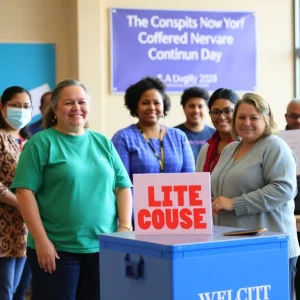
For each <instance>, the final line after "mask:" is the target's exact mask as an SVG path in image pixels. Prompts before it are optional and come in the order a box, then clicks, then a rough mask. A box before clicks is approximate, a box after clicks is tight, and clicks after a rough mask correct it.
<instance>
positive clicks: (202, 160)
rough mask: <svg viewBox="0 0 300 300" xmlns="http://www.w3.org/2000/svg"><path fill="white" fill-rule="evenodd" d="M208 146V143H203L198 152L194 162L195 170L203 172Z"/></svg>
mask: <svg viewBox="0 0 300 300" xmlns="http://www.w3.org/2000/svg"><path fill="white" fill-rule="evenodd" d="M208 148H209V144H205V145H204V146H203V147H202V148H201V150H200V152H199V154H198V158H197V162H196V172H203V169H204V164H205V160H206V156H207V152H208Z"/></svg>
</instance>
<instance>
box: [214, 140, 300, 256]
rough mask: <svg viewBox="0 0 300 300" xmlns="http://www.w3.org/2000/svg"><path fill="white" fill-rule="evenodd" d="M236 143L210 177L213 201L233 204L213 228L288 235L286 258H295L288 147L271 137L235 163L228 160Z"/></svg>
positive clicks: (293, 175)
mask: <svg viewBox="0 0 300 300" xmlns="http://www.w3.org/2000/svg"><path fill="white" fill-rule="evenodd" d="M239 143H240V142H232V143H230V144H229V145H227V146H226V147H225V148H224V150H223V152H222V154H221V157H220V160H219V162H218V164H217V166H216V167H215V169H214V171H213V172H212V175H211V181H212V194H213V197H214V199H216V198H217V197H219V196H225V197H228V198H231V199H232V200H233V208H234V210H233V211H231V212H228V211H222V212H221V214H220V215H218V216H217V217H216V218H215V222H216V225H222V226H231V227H238V228H263V227H267V228H268V230H269V231H274V232H284V233H288V234H289V235H290V241H289V257H290V258H291V257H295V256H298V255H299V245H298V240H297V230H296V220H295V216H294V207H295V204H294V197H295V195H296V192H297V182H296V162H295V157H294V155H293V153H292V151H291V149H290V148H289V147H288V145H287V144H286V143H285V142H284V141H283V140H282V139H280V138H279V137H277V136H275V135H271V136H266V137H262V138H261V139H260V140H259V141H257V143H256V144H255V145H254V147H253V148H252V149H251V150H250V151H249V152H248V153H246V154H245V156H243V157H242V158H241V159H239V160H238V161H233V159H232V157H233V154H234V152H235V150H236V149H237V147H239Z"/></svg>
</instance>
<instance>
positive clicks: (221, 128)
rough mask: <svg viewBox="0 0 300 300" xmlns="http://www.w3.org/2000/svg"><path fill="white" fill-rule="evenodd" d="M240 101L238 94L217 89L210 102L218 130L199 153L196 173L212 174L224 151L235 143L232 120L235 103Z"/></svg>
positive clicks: (210, 110)
mask: <svg viewBox="0 0 300 300" xmlns="http://www.w3.org/2000/svg"><path fill="white" fill-rule="evenodd" d="M238 100H239V96H238V94H237V93H236V92H234V91H233V90H230V89H224V88H220V89H217V90H216V91H215V92H213V94H212V95H211V96H210V98H209V101H208V108H209V114H210V117H211V121H212V123H213V125H214V127H215V128H216V132H215V133H214V135H213V136H212V137H211V139H209V140H208V141H207V144H206V145H204V146H203V147H202V148H201V151H200V152H199V155H198V159H197V164H196V172H210V173H211V172H212V171H213V170H214V168H215V166H216V164H217V163H218V161H219V158H220V155H221V152H222V150H223V149H224V148H225V146H227V145H228V144H229V143H231V142H232V141H233V139H232V136H231V119H232V115H233V109H234V106H235V103H236V102H237V101H238Z"/></svg>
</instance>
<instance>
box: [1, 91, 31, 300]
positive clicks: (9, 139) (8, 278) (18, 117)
mask: <svg viewBox="0 0 300 300" xmlns="http://www.w3.org/2000/svg"><path fill="white" fill-rule="evenodd" d="M31 114H32V105H31V97H30V94H29V92H28V91H27V90H25V89H24V88H22V87H19V86H12V87H9V88H7V89H6V90H5V91H4V92H3V94H2V97H1V102H0V224H1V230H0V299H1V300H11V299H16V295H15V292H16V290H17V287H18V285H19V282H20V279H21V276H22V272H23V269H24V265H25V262H26V238H27V229H26V225H25V224H24V221H23V218H22V217H21V214H20V211H19V204H18V202H17V198H16V196H15V195H14V194H13V193H12V192H11V191H10V187H11V184H12V182H13V179H14V176H15V171H16V167H17V163H18V160H19V155H20V153H21V151H22V149H23V146H24V144H25V142H26V141H27V139H28V138H29V137H30V135H29V134H28V132H27V129H26V125H27V124H28V123H29V122H30V120H31ZM24 276H25V277H26V278H24V280H25V281H26V282H27V283H26V287H27V286H28V284H29V281H30V277H31V276H30V270H28V271H27V272H26V274H24ZM27 279H28V280H27ZM26 287H25V289H24V290H23V293H22V294H23V296H24V293H25V290H26ZM23 296H22V295H20V298H17V299H23Z"/></svg>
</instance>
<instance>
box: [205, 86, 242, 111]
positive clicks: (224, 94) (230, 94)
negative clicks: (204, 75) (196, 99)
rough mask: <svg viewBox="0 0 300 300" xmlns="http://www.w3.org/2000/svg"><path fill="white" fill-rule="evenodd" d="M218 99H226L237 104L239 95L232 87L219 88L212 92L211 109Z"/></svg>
mask: <svg viewBox="0 0 300 300" xmlns="http://www.w3.org/2000/svg"><path fill="white" fill-rule="evenodd" d="M218 99H226V100H229V101H230V102H232V103H233V104H236V103H237V101H238V100H239V95H238V94H237V93H236V92H235V91H233V90H231V89H225V88H220V89H217V90H215V91H214V92H213V93H212V95H211V96H210V98H209V100H208V108H209V110H210V109H211V106H212V105H213V103H214V102H215V101H216V100H218Z"/></svg>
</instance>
